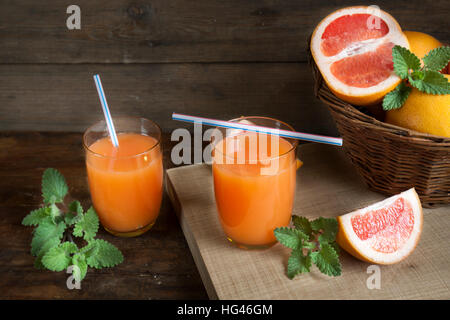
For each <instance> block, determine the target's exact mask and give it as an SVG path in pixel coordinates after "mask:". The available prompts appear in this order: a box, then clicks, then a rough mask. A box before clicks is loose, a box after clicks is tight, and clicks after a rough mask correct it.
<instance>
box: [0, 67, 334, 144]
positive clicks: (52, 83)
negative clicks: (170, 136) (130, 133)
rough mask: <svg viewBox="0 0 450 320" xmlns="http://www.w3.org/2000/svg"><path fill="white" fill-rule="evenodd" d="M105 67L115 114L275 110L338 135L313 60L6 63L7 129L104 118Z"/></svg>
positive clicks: (228, 114) (167, 118) (2, 96)
mask: <svg viewBox="0 0 450 320" xmlns="http://www.w3.org/2000/svg"><path fill="white" fill-rule="evenodd" d="M94 73H100V74H101V77H102V82H103V87H104V89H105V92H106V95H107V98H108V103H109V107H110V109H111V113H112V114H113V115H116V116H119V115H128V116H140V117H147V118H149V119H151V120H154V121H156V122H157V123H158V124H159V125H160V126H161V127H162V128H163V130H164V131H166V132H170V131H172V130H173V129H175V128H178V127H187V128H191V127H192V126H191V125H183V124H182V123H180V122H177V121H173V120H172V119H171V115H172V112H179V113H187V114H191V115H199V116H204V117H213V118H219V119H232V118H236V117H240V116H242V115H265V116H272V117H275V118H277V119H280V120H282V121H286V122H288V123H290V124H291V125H293V126H294V127H295V128H296V129H297V130H300V131H305V132H311V133H318V134H329V135H334V134H337V131H336V129H335V126H334V123H333V120H332V118H331V115H330V114H329V112H328V110H327V109H326V107H325V105H323V104H321V103H320V101H319V100H317V99H316V98H315V97H314V95H313V93H312V90H313V80H312V76H311V71H310V68H309V66H308V65H307V64H304V63H298V64H282V63H250V64H247V63H236V64H234V63H233V64H228V63H227V64H137V65H97V64H85V65H0V130H36V131H76V132H82V131H84V130H86V128H87V127H88V126H90V125H92V124H93V123H94V122H95V121H97V120H99V119H101V118H102V117H103V114H102V111H101V107H100V102H99V100H98V95H97V91H96V89H95V85H94V82H93V79H92V75H93V74H94Z"/></svg>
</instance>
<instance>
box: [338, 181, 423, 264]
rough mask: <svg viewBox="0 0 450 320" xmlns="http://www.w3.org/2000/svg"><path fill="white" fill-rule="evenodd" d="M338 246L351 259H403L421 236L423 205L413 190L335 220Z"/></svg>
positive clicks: (368, 260) (369, 260)
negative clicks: (350, 256)
mask: <svg viewBox="0 0 450 320" xmlns="http://www.w3.org/2000/svg"><path fill="white" fill-rule="evenodd" d="M338 223H339V231H338V234H337V237H336V241H337V243H338V244H339V245H340V246H341V247H342V248H343V249H344V250H345V251H347V252H348V253H350V254H351V255H353V256H354V257H356V258H358V259H360V260H363V261H367V262H370V263H375V264H393V263H397V262H399V261H401V260H403V259H405V258H406V257H407V256H408V255H409V254H410V253H411V252H412V251H413V250H414V248H415V247H416V245H417V243H418V241H419V238H420V234H421V233H422V224H423V216H422V205H421V203H420V200H419V197H418V195H417V193H416V191H415V190H414V188H412V189H409V190H408V191H405V192H402V193H400V194H398V195H395V196H393V197H390V198H388V199H385V200H383V201H381V202H378V203H375V204H373V205H370V206H368V207H366V208H363V209H359V210H356V211H354V212H351V213H348V214H346V215H343V216H340V217H338Z"/></svg>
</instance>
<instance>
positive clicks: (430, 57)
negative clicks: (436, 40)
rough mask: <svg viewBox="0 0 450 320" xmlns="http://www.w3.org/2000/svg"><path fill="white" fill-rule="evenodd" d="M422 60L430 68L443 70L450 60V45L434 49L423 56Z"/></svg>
mask: <svg viewBox="0 0 450 320" xmlns="http://www.w3.org/2000/svg"><path fill="white" fill-rule="evenodd" d="M422 61H423V63H424V64H425V68H427V69H428V70H432V71H441V70H442V69H444V68H445V66H447V64H448V63H449V61H450V47H448V46H444V47H439V48H436V49H433V50H431V51H430V52H428V53H427V54H426V55H425V57H423V59H422Z"/></svg>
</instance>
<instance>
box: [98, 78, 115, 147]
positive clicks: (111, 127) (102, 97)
mask: <svg viewBox="0 0 450 320" xmlns="http://www.w3.org/2000/svg"><path fill="white" fill-rule="evenodd" d="M94 82H95V86H96V87H97V92H98V97H99V98H100V102H101V104H102V109H103V114H104V115H105V120H106V126H107V127H108V131H109V136H110V137H111V141H112V143H113V145H114V147H116V148H118V147H119V140H118V139H117V134H116V130H115V129H114V123H113V121H112V118H111V113H110V112H109V108H108V102H106V97H105V92H104V91H103V86H102V82H101V81H100V76H99V75H98V74H95V75H94Z"/></svg>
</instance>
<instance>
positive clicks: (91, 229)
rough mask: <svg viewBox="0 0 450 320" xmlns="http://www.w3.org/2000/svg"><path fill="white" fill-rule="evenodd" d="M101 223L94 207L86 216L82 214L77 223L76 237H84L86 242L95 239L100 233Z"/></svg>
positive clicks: (74, 230) (74, 233)
mask: <svg viewBox="0 0 450 320" xmlns="http://www.w3.org/2000/svg"><path fill="white" fill-rule="evenodd" d="M98 226H99V221H98V216H97V213H96V212H95V210H94V208H93V207H90V208H89V210H88V211H86V213H85V214H81V215H80V216H79V218H77V221H76V222H75V227H74V229H73V235H74V236H76V237H83V238H84V240H86V241H89V240H91V239H93V238H94V237H95V235H96V234H97V231H98Z"/></svg>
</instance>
